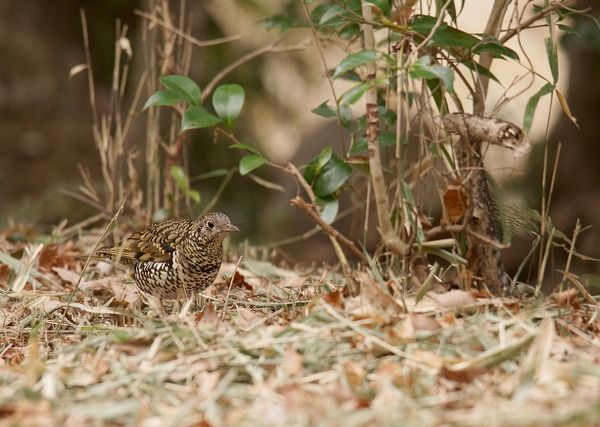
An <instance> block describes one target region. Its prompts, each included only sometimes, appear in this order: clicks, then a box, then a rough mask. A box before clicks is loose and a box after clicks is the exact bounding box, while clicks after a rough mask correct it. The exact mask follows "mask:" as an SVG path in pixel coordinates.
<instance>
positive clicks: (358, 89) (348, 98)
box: [339, 83, 371, 105]
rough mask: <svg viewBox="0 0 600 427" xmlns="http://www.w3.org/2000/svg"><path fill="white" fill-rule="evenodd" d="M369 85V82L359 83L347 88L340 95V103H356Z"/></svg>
mask: <svg viewBox="0 0 600 427" xmlns="http://www.w3.org/2000/svg"><path fill="white" fill-rule="evenodd" d="M370 87H371V85H370V84H369V83H361V84H358V85H356V86H354V87H352V88H350V89H348V90H347V91H346V92H344V94H343V95H342V96H340V101H339V102H340V104H349V105H352V104H354V103H356V102H357V101H358V100H359V99H360V98H361V97H362V96H363V95H364V93H365V92H366V91H367V90H369V88H370Z"/></svg>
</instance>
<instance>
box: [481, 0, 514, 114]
mask: <svg viewBox="0 0 600 427" xmlns="http://www.w3.org/2000/svg"><path fill="white" fill-rule="evenodd" d="M510 2H511V0H495V1H494V6H493V8H492V12H491V13H490V18H489V20H488V23H487V25H486V27H485V31H484V34H486V35H488V36H491V37H494V38H498V36H499V35H500V29H501V27H502V21H504V16H505V15H506V9H508V5H509V4H510ZM493 60H494V58H493V57H492V55H491V53H490V52H483V53H482V54H481V56H480V60H479V65H481V66H482V67H483V68H486V69H488V70H489V69H490V66H491V65H492V61H493ZM489 82H490V79H489V78H488V77H486V76H482V75H478V78H477V81H475V92H476V95H475V97H474V99H473V114H479V115H483V114H484V113H485V98H486V97H487V90H488V85H489Z"/></svg>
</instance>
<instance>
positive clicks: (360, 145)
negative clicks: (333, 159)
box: [350, 130, 406, 154]
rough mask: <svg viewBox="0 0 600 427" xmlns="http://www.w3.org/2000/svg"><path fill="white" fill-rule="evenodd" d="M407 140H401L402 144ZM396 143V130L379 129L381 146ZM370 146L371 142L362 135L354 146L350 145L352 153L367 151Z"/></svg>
mask: <svg viewBox="0 0 600 427" xmlns="http://www.w3.org/2000/svg"><path fill="white" fill-rule="evenodd" d="M405 142H406V141H403V140H400V143H401V144H404V143H405ZM393 145H396V134H395V133H394V132H390V131H388V130H381V131H379V146H380V147H389V146H393ZM368 148H369V144H368V142H367V137H366V136H364V135H363V136H361V137H360V138H357V139H356V141H355V142H354V144H352V147H350V154H357V153H360V152H362V151H367V149H368Z"/></svg>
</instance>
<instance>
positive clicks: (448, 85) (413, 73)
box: [408, 55, 454, 93]
mask: <svg viewBox="0 0 600 427" xmlns="http://www.w3.org/2000/svg"><path fill="white" fill-rule="evenodd" d="M408 74H409V76H410V77H411V78H413V79H440V80H441V81H443V82H444V86H445V89H446V92H448V93H453V92H454V73H453V72H452V70H451V69H450V68H448V67H445V66H443V65H439V64H435V63H432V62H431V59H430V58H429V56H427V55H424V56H422V57H420V58H419V59H418V60H417V61H416V62H415V63H413V64H411V65H410V67H409V69H408Z"/></svg>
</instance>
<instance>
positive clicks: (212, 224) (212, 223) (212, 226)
mask: <svg viewBox="0 0 600 427" xmlns="http://www.w3.org/2000/svg"><path fill="white" fill-rule="evenodd" d="M206 226H207V227H208V228H214V227H215V223H214V222H212V221H208V222H207V223H206Z"/></svg>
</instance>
